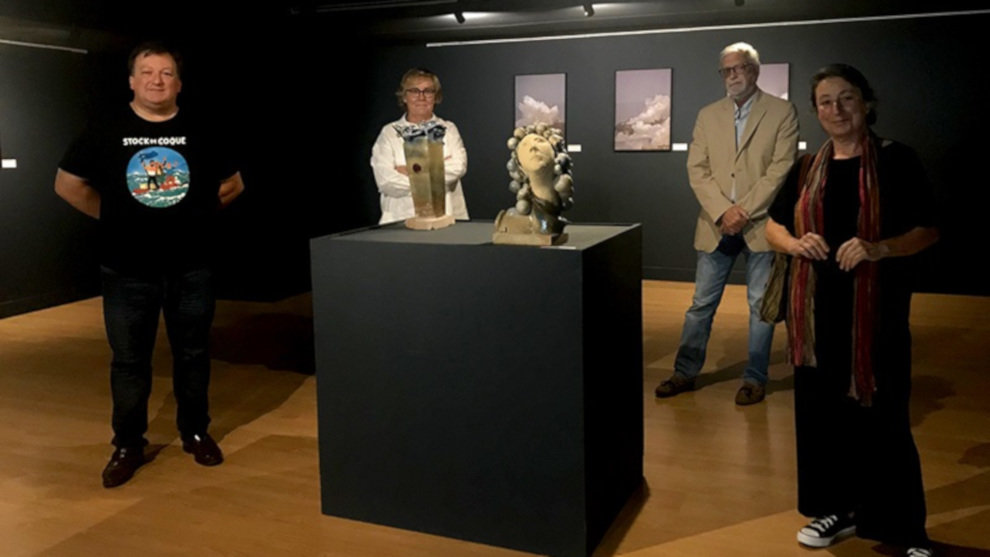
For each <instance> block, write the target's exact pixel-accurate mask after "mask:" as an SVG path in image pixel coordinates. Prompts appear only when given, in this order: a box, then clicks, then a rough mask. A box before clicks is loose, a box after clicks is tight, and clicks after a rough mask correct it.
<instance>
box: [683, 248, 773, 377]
mask: <svg viewBox="0 0 990 557" xmlns="http://www.w3.org/2000/svg"><path fill="white" fill-rule="evenodd" d="M742 254H743V255H745V257H746V298H747V301H748V303H749V361H748V363H747V365H746V371H744V372H743V380H744V381H748V382H750V383H755V384H757V385H765V384H766V382H767V367H768V366H769V365H770V343H771V342H773V324H772V323H765V322H763V321H762V320H760V304H762V303H763V292H764V291H765V290H766V287H767V280H768V279H769V277H770V267H771V265H772V263H773V252H770V251H763V252H751V251H749V248H744V249H743V250H742ZM736 257H738V256H736V255H726V254H724V253H722V252H721V251H718V250H715V251H714V252H712V253H705V252H703V251H699V252H698V268H697V271H696V273H695V278H694V299H693V300H692V301H691V307H690V308H688V310H687V313H686V314H685V315H684V329H683V331H682V332H681V345H680V347H679V348H678V349H677V358H676V359H675V360H674V373H677V374H679V375H682V376H684V377H687V378H690V379H693V378H695V377H697V376H698V373H699V372H701V367H702V366H703V365H705V351H706V349H707V347H708V337H709V335H711V332H712V321H713V320H714V318H715V310H716V309H718V304H719V302H721V301H722V292H723V291H724V290H725V285H726V283H727V282H728V281H729V272H730V271H731V270H732V265H733V263H735V261H736Z"/></svg>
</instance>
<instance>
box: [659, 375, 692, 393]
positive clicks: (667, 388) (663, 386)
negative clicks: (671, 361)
mask: <svg viewBox="0 0 990 557" xmlns="http://www.w3.org/2000/svg"><path fill="white" fill-rule="evenodd" d="M693 390H694V379H688V378H687V377H684V376H683V375H678V374H676V373H675V374H673V375H671V376H670V377H669V378H668V379H666V380H664V381H662V382H661V383H660V384H659V385H657V388H656V390H655V391H653V393H654V394H656V395H657V398H668V397H672V396H674V395H679V394H681V393H683V392H686V391H693Z"/></svg>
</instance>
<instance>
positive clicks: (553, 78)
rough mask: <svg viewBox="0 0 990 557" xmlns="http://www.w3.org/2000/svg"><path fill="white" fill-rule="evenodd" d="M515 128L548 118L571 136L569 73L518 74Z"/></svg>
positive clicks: (515, 79)
mask: <svg viewBox="0 0 990 557" xmlns="http://www.w3.org/2000/svg"><path fill="white" fill-rule="evenodd" d="M514 90H515V95H514V96H513V99H514V101H515V102H514V103H513V110H514V118H513V128H518V127H524V126H527V125H530V124H534V123H537V122H544V123H546V124H549V125H550V126H553V127H555V128H558V129H559V130H560V133H561V135H562V136H563V137H565V138H566V137H567V74H566V73H545V74H517V75H516V76H515V78H514Z"/></svg>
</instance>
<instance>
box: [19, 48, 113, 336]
mask: <svg viewBox="0 0 990 557" xmlns="http://www.w3.org/2000/svg"><path fill="white" fill-rule="evenodd" d="M86 68H87V60H86V57H85V55H82V54H76V53H71V52H63V51H56V50H42V49H36V48H25V47H18V46H9V45H3V44H0V151H2V155H3V158H7V159H16V160H17V168H16V169H4V170H0V317H4V316H6V315H11V314H14V313H20V312H24V311H30V310H33V309H37V308H41V307H47V306H51V305H56V304H59V303H63V302H66V301H69V300H73V299H78V298H80V297H85V296H89V295H92V293H93V292H95V289H96V280H97V274H96V269H97V268H96V259H95V256H94V254H93V251H92V250H91V249H90V248H89V246H90V245H91V244H92V239H93V238H94V237H95V235H94V233H95V227H94V223H93V222H89V221H90V219H88V218H87V217H84V216H82V215H81V214H78V213H76V212H75V211H74V210H72V209H71V208H70V207H68V206H67V205H66V204H65V203H63V202H62V200H61V199H59V198H58V197H57V196H56V195H55V192H54V190H53V189H52V186H53V180H54V178H55V168H56V166H57V165H58V161H59V158H60V157H61V156H62V152H63V151H64V150H65V148H66V147H67V146H68V143H69V142H70V141H71V139H72V137H73V136H74V135H75V134H76V133H78V131H79V129H80V128H81V127H82V125H83V123H84V122H85V113H86V105H87V102H88V95H87V91H86V87H85V86H84V83H85V79H86V76H87V72H86Z"/></svg>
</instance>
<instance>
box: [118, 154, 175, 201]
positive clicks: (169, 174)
mask: <svg viewBox="0 0 990 557" xmlns="http://www.w3.org/2000/svg"><path fill="white" fill-rule="evenodd" d="M127 189H128V190H130V192H131V195H133V196H134V199H136V200H138V201H140V202H141V203H142V204H144V205H147V206H148V207H154V208H156V209H161V208H164V207H171V206H172V205H175V204H176V203H178V202H180V201H182V198H183V197H185V196H186V193H187V192H188V191H189V165H188V164H186V159H185V158H183V157H182V155H180V154H179V153H178V152H176V151H174V150H172V149H169V148H168V147H148V148H146V149H141V150H140V151H138V152H137V153H135V154H134V156H133V157H131V162H129V163H128V164H127Z"/></svg>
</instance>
